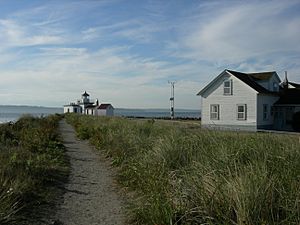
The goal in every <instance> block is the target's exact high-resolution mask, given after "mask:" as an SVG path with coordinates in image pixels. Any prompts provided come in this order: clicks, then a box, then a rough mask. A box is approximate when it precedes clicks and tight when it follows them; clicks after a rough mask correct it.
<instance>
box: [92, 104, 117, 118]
mask: <svg viewBox="0 0 300 225" xmlns="http://www.w3.org/2000/svg"><path fill="white" fill-rule="evenodd" d="M96 115H98V116H113V115H114V107H113V106H112V105H111V104H101V105H100V106H99V107H97V113H96Z"/></svg>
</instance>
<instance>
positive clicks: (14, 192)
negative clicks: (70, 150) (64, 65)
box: [0, 116, 68, 224]
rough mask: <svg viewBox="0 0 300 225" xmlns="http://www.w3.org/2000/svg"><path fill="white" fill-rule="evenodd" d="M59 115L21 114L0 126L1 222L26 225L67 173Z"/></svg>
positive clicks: (47, 201)
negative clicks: (20, 116) (40, 116)
mask: <svg viewBox="0 0 300 225" xmlns="http://www.w3.org/2000/svg"><path fill="white" fill-rule="evenodd" d="M59 119H60V117H58V116H49V117H47V118H33V117H29V116H25V117H22V118H21V119H20V120H18V121H17V122H16V123H9V124H1V125H0V137H1V140H0V143H1V149H0V184H1V185H2V186H1V185H0V203H1V204H0V224H28V223H29V220H30V219H31V218H32V221H30V223H31V224H32V223H34V222H35V223H37V224H38V223H39V222H38V221H34V220H35V219H36V217H37V216H38V213H36V211H39V210H40V207H41V205H43V204H48V203H49V202H51V201H53V196H54V195H55V188H54V186H55V185H57V184H58V183H59V182H61V181H62V180H64V179H65V178H66V176H67V174H68V163H67V160H66V158H65V153H64V152H65V151H64V146H63V145H62V143H61V140H60V137H59V133H58V130H57V129H58V121H59Z"/></svg>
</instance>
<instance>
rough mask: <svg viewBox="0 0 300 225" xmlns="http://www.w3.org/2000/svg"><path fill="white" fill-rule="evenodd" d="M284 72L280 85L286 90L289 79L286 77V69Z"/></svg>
mask: <svg viewBox="0 0 300 225" xmlns="http://www.w3.org/2000/svg"><path fill="white" fill-rule="evenodd" d="M284 72H285V75H284V80H283V82H282V86H283V89H284V90H287V89H288V88H289V81H288V78H287V71H284Z"/></svg>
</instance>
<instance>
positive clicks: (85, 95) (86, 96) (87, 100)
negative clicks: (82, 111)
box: [81, 91, 90, 105]
mask: <svg viewBox="0 0 300 225" xmlns="http://www.w3.org/2000/svg"><path fill="white" fill-rule="evenodd" d="M81 99H82V103H83V104H84V105H85V104H89V103H90V95H89V94H88V93H86V91H85V92H84V93H83V94H82V95H81Z"/></svg>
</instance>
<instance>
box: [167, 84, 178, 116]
mask: <svg viewBox="0 0 300 225" xmlns="http://www.w3.org/2000/svg"><path fill="white" fill-rule="evenodd" d="M168 83H169V84H170V85H171V97H170V116H171V120H173V119H174V118H175V113H174V86H175V83H176V81H168Z"/></svg>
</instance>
